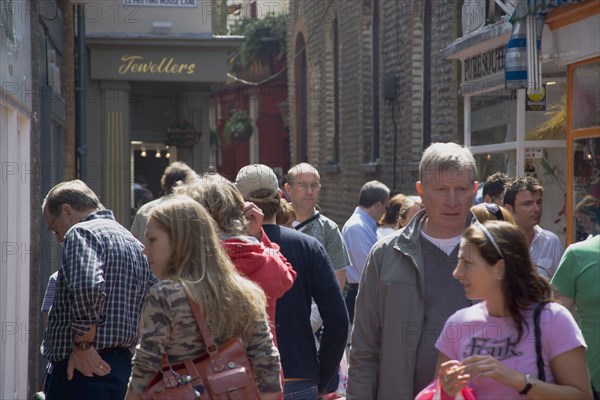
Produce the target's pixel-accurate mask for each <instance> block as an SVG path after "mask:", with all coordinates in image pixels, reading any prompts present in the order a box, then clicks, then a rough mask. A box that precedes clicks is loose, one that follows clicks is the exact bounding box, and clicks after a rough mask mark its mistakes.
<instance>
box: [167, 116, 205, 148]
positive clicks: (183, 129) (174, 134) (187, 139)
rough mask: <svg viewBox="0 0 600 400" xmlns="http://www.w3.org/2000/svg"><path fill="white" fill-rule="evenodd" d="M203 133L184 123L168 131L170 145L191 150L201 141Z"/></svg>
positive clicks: (175, 125) (173, 126)
mask: <svg viewBox="0 0 600 400" xmlns="http://www.w3.org/2000/svg"><path fill="white" fill-rule="evenodd" d="M201 136H202V132H201V131H199V130H196V129H195V128H194V126H193V125H192V124H190V123H189V122H187V121H183V122H182V123H179V124H174V125H172V126H171V127H170V128H169V129H167V137H168V143H169V145H171V146H175V147H177V148H179V149H191V148H193V147H194V146H195V145H196V143H198V141H199V140H200V137H201Z"/></svg>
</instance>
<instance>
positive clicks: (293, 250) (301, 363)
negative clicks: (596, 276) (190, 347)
mask: <svg viewBox="0 0 600 400" xmlns="http://www.w3.org/2000/svg"><path fill="white" fill-rule="evenodd" d="M235 184H236V186H237V188H238V190H239V191H240V192H241V193H242V196H243V197H244V199H245V200H247V201H252V202H254V203H255V204H256V205H257V206H258V207H259V208H260V209H261V210H262V212H263V214H264V220H263V229H264V231H265V233H266V234H267V236H268V237H269V239H270V240H271V241H272V242H275V243H277V244H278V245H279V246H280V247H281V253H282V254H283V255H284V256H285V257H286V258H287V259H288V261H289V262H290V263H291V264H292V266H293V267H294V270H295V271H296V273H297V276H296V281H295V282H294V285H293V286H292V288H291V289H290V290H288V291H287V292H286V293H285V294H284V295H283V297H281V298H279V300H277V309H276V314H275V324H276V326H277V339H278V342H279V352H280V355H281V365H282V368H283V375H284V378H285V379H284V398H289V397H291V396H295V398H316V397H317V395H318V394H320V393H324V391H325V390H326V388H327V384H328V383H329V381H330V380H331V379H332V378H333V377H334V376H335V374H336V372H337V368H338V365H339V363H340V360H341V358H342V355H343V353H344V349H345V346H346V338H347V335H348V313H347V311H346V307H345V303H344V299H343V297H342V294H341V292H340V290H339V287H338V283H337V280H336V277H335V273H334V270H333V266H332V264H331V260H330V259H329V256H328V255H327V252H326V251H325V248H324V247H323V246H322V245H321V243H319V241H318V240H316V239H315V238H312V237H310V236H308V235H305V234H303V233H300V232H297V231H295V230H294V229H290V228H286V227H283V226H279V225H276V224H275V215H276V213H277V209H278V208H279V199H280V193H279V182H278V179H277V176H276V175H275V173H274V172H273V170H272V169H271V168H269V167H268V166H266V165H263V164H254V165H248V166H246V167H244V168H242V169H241V170H240V171H239V172H238V174H237V177H236V180H235ZM311 299H314V301H315V302H316V304H317V305H318V307H319V311H320V313H321V317H322V318H323V334H322V336H321V345H320V347H319V350H318V351H317V348H316V345H315V339H314V335H313V331H312V328H311V324H310V312H311Z"/></svg>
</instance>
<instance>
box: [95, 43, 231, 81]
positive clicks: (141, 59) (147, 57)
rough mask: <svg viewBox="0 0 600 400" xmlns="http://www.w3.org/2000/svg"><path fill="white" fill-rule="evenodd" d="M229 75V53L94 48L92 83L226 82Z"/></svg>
mask: <svg viewBox="0 0 600 400" xmlns="http://www.w3.org/2000/svg"><path fill="white" fill-rule="evenodd" d="M226 73H227V53H226V51H225V50H223V51H219V50H214V49H203V50H202V51H198V49H190V50H188V49H181V50H171V51H160V50H151V49H145V50H140V49H134V48H131V49H124V48H112V49H111V48H93V49H92V50H91V68H90V75H91V78H92V79H98V80H100V79H108V80H128V81H130V80H132V81H133V80H137V81H167V82H223V81H225V78H226Z"/></svg>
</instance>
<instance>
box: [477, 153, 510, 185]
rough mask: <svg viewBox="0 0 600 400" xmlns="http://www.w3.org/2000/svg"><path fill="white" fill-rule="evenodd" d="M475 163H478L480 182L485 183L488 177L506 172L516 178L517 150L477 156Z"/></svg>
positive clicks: (478, 178)
mask: <svg viewBox="0 0 600 400" xmlns="http://www.w3.org/2000/svg"><path fill="white" fill-rule="evenodd" d="M475 161H476V163H477V180H478V181H479V182H485V180H486V178H487V177H488V176H490V175H493V174H495V173H496V172H504V173H505V174H507V175H509V176H515V172H516V151H515V150H507V151H499V152H494V153H492V152H490V153H481V154H475Z"/></svg>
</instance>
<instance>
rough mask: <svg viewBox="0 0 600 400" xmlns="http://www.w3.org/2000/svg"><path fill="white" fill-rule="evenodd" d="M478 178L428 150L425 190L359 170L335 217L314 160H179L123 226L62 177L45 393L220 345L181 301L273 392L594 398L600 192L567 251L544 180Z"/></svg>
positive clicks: (464, 159) (438, 150)
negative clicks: (239, 345) (284, 165)
mask: <svg viewBox="0 0 600 400" xmlns="http://www.w3.org/2000/svg"><path fill="white" fill-rule="evenodd" d="M476 174H477V168H476V164H475V159H474V157H473V155H472V154H471V152H470V151H469V150H468V149H467V148H465V147H461V146H460V145H457V144H454V143H435V144H432V145H431V146H430V147H428V148H427V149H426V150H425V152H424V153H423V155H422V158H421V162H420V165H419V177H418V179H419V180H418V182H417V183H416V186H415V193H414V194H412V193H411V194H400V193H395V192H393V191H391V190H390V189H389V188H388V187H387V186H386V185H385V184H384V183H382V182H379V181H369V182H366V183H365V184H364V185H363V186H362V188H361V190H360V192H359V193H358V196H357V205H356V208H355V210H354V212H353V213H352V215H349V216H348V219H347V221H346V223H345V224H344V225H343V226H342V227H341V229H340V227H339V226H338V225H337V223H336V222H334V221H333V220H332V219H330V218H328V217H327V216H325V215H323V210H321V209H320V207H319V204H318V202H319V194H320V189H321V180H320V175H319V172H318V170H317V168H315V167H314V166H312V165H310V164H308V163H301V164H298V165H295V166H293V167H292V168H290V170H289V171H288V173H287V175H286V179H285V183H283V184H282V183H281V182H280V180H279V179H278V177H277V176H276V174H275V173H274V171H273V170H272V169H271V168H270V167H268V166H266V165H261V164H255V165H248V166H246V167H244V168H242V169H241V170H240V171H239V172H238V174H237V176H236V179H235V181H234V182H231V181H229V180H228V179H226V178H225V177H224V176H222V175H219V174H218V173H216V172H210V173H206V174H203V175H201V176H199V175H198V174H197V173H196V172H195V171H194V170H193V169H191V168H190V167H189V166H187V165H186V164H184V163H181V162H174V163H172V164H171V165H170V166H169V167H167V169H166V170H165V172H164V175H163V177H162V179H161V184H162V189H163V192H164V196H163V197H160V198H158V199H156V200H152V201H150V202H149V203H146V204H144V205H143V206H142V207H141V208H140V209H139V210H138V211H137V213H136V215H135V218H134V221H133V224H132V226H131V230H127V229H126V228H124V227H123V226H121V225H120V224H119V223H118V222H117V221H116V220H115V219H114V216H113V214H112V212H111V211H110V210H107V209H105V208H104V206H103V205H102V203H101V202H100V200H99V199H98V197H97V196H96V194H95V193H94V192H93V191H92V190H91V189H90V188H89V187H88V186H87V185H86V184H85V183H84V182H82V181H79V180H73V181H68V182H63V183H60V184H58V185H56V186H55V187H53V188H52V189H51V190H50V191H49V192H48V194H47V196H46V198H45V199H44V202H43V204H42V212H43V218H44V220H45V222H46V223H47V225H48V230H49V231H50V232H52V233H53V234H55V235H56V238H57V239H58V240H59V241H60V243H61V244H62V247H63V257H62V265H61V266H60V268H59V270H58V271H56V273H55V274H53V276H52V278H51V280H50V282H49V285H48V290H47V292H46V296H45V299H44V304H43V307H42V309H43V311H45V312H48V323H47V328H46V333H45V336H44V341H43V343H42V347H41V351H42V355H43V356H44V358H45V359H47V360H48V361H49V367H48V372H47V377H46V384H45V388H44V392H45V395H46V398H47V399H70V398H72V399H75V398H77V399H79V398H82V397H85V398H92V399H123V398H127V399H142V398H144V391H145V390H146V389H147V388H148V386H149V384H150V382H151V381H152V379H153V377H154V376H155V374H156V373H157V372H158V371H160V369H161V362H162V360H163V357H164V356H166V357H167V359H168V361H169V362H171V363H177V362H181V361H183V360H184V359H187V358H190V357H195V356H199V355H201V354H203V353H205V352H206V351H207V350H208V349H207V346H206V344H205V343H204V342H203V340H202V336H201V335H200V331H199V328H198V325H197V323H196V320H195V318H194V313H193V310H192V307H191V305H190V303H189V302H188V299H189V301H192V302H193V303H194V304H195V305H197V306H199V308H200V309H201V311H202V313H203V315H204V317H205V319H206V323H207V325H208V326H209V327H210V330H211V332H212V334H213V335H214V338H215V342H216V343H217V345H219V344H222V343H225V342H226V341H228V340H230V339H232V338H240V339H242V341H243V343H244V346H245V348H246V353H247V357H248V359H249V360H250V362H251V365H252V369H253V372H254V375H255V377H256V386H257V388H258V391H259V392H260V396H261V398H262V399H280V398H284V399H317V398H327V399H334V398H340V397H346V398H348V399H359V400H362V399H413V398H415V397H416V398H420V397H419V396H421V395H422V393H423V391H424V389H425V390H427V388H431V387H435V388H437V390H440V391H443V392H445V396H448V397H449V398H454V396H456V395H458V394H459V393H461V392H462V391H464V390H466V389H468V390H471V391H473V392H474V393H475V394H476V396H477V398H478V399H514V398H519V397H520V396H526V397H527V398H531V399H537V398H540V399H542V398H543V399H546V398H560V399H569V398H572V399H591V398H594V397H597V396H598V394H599V393H598V390H599V389H600V343H599V338H600V307H598V304H599V302H600V235H599V233H600V201H597V199H595V198H593V197H591V196H590V198H586V199H584V200H585V201H582V202H581V203H580V204H579V205H578V207H577V208H576V213H577V216H578V218H580V219H581V220H582V221H585V225H584V226H585V228H586V231H587V233H588V234H589V235H590V237H589V239H588V240H585V241H583V242H580V243H576V244H574V245H571V246H570V247H569V248H568V249H567V250H566V251H563V248H562V247H561V243H560V240H559V239H558V237H557V236H556V235H555V234H554V233H552V232H550V231H548V230H545V229H543V228H541V227H540V226H539V224H540V220H541V216H542V212H543V207H542V205H543V187H542V185H541V184H540V182H539V181H538V180H537V179H535V178H532V177H517V178H509V177H508V176H506V175H505V174H502V173H497V174H494V175H492V176H490V177H488V178H487V180H486V182H485V184H484V185H483V190H480V199H479V201H478V200H477V199H476V197H477V195H478V187H479V186H480V185H479V184H478V182H477V181H476ZM477 203H479V204H477ZM583 224H584V223H583V222H582V225H583ZM563 253H564V254H563ZM209 347H210V346H209ZM199 393H201V392H199ZM200 396H201V395H200ZM200 398H201V397H200Z"/></svg>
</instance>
